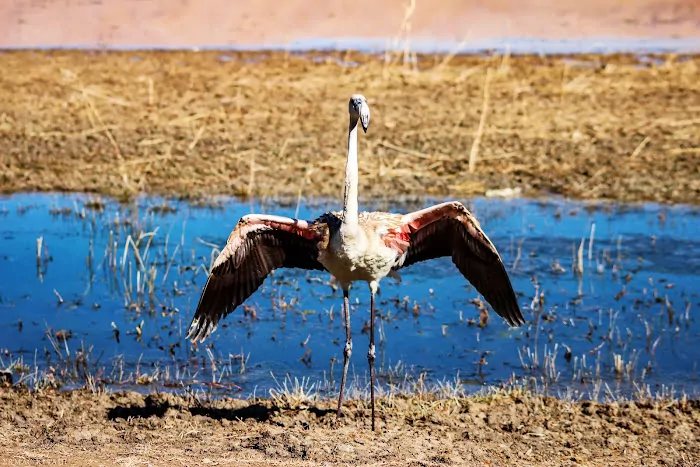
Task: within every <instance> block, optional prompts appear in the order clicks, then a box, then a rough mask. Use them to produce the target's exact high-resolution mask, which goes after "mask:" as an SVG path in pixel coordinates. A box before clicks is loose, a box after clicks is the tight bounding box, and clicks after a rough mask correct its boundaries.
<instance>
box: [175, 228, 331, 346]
mask: <svg viewBox="0 0 700 467" xmlns="http://www.w3.org/2000/svg"><path fill="white" fill-rule="evenodd" d="M314 227H315V229H316V231H317V232H320V231H322V229H321V228H320V226H319V225H318V224H315V225H314ZM237 231H238V232H237ZM317 258H318V246H317V242H316V241H315V240H314V239H308V238H304V237H303V236H301V235H298V234H296V233H294V232H288V231H286V230H280V229H274V228H270V227H267V226H264V225H259V224H258V225H242V226H239V227H236V229H235V230H234V231H233V232H232V234H231V236H230V237H229V241H228V243H227V244H226V247H224V249H223V250H222V252H221V253H220V254H219V257H218V258H217V259H216V261H215V263H214V267H213V268H212V271H211V273H210V274H209V278H208V279H207V283H206V285H205V286H204V290H203V291H202V296H201V297H200V299H199V304H198V305H197V311H195V314H194V318H193V319H192V324H190V328H189V331H188V333H187V338H188V339H192V340H193V341H197V340H199V341H203V340H204V339H205V338H206V337H207V336H208V335H209V334H211V333H212V332H213V331H214V330H215V329H216V327H217V325H218V323H219V321H220V320H221V319H222V318H224V317H225V316H227V315H228V314H229V313H231V312H233V310H235V309H236V308H237V307H238V306H239V305H240V304H241V303H243V302H244V301H245V300H246V299H247V298H248V297H250V296H251V295H252V294H253V293H254V292H255V291H256V290H257V289H258V288H259V287H260V286H261V285H262V283H263V282H264V281H265V278H266V277H267V276H268V275H269V274H270V272H272V270H274V269H277V268H281V267H286V268H300V269H315V270H325V268H324V267H323V265H322V264H321V263H319V262H318V259H317Z"/></svg>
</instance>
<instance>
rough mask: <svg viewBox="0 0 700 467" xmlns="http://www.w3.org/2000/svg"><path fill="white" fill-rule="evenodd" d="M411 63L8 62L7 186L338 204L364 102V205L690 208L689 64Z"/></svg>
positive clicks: (699, 117)
mask: <svg viewBox="0 0 700 467" xmlns="http://www.w3.org/2000/svg"><path fill="white" fill-rule="evenodd" d="M222 56H225V57H227V58H226V60H221V57H222ZM404 58H406V57H404ZM409 58H410V57H409ZM418 59H419V63H418V66H417V67H415V66H414V64H413V63H411V62H412V60H409V59H408V58H407V59H406V60H405V61H403V62H402V61H401V60H400V59H391V60H387V59H386V58H385V57H373V56H368V55H361V54H359V53H353V52H343V53H337V54H330V55H321V54H304V56H297V55H294V54H288V53H287V54H285V53H279V54H277V53H234V52H199V53H194V52H123V53H121V52H120V53H86V52H70V51H63V52H55V51H52V52H34V51H23V52H5V53H3V54H0V69H2V70H6V72H4V73H2V74H0V90H1V91H0V92H1V93H2V95H0V100H1V101H2V102H3V105H2V109H0V185H1V187H2V188H1V189H2V191H4V192H13V191H18V190H59V191H66V190H70V191H73V190H79V191H93V192H101V193H106V194H111V195H120V196H121V195H131V194H134V193H138V192H150V193H161V194H175V195H181V196H206V195H212V194H235V195H240V196H246V195H264V196H273V197H279V196H289V197H291V198H297V197H299V196H311V195H325V196H334V197H337V196H340V194H341V193H342V171H343V168H344V163H345V156H344V151H345V147H344V146H345V131H346V127H347V123H346V119H347V103H346V99H347V97H348V96H349V95H350V94H351V93H353V92H362V93H364V94H365V95H366V96H367V97H368V100H369V102H370V105H371V107H372V123H371V126H370V130H369V132H368V134H367V137H366V139H363V140H362V141H361V143H360V144H361V147H360V152H361V159H362V160H361V164H360V170H361V171H362V173H361V196H363V197H365V198H368V197H370V196H372V197H377V196H378V197H382V198H386V197H393V198H398V197H403V196H413V195H422V194H429V195H436V196H466V195H473V194H483V193H485V192H486V190H488V189H498V188H507V187H511V188H521V189H522V190H523V192H524V193H525V194H527V195H538V194H542V193H559V194H564V195H567V196H571V197H577V198H608V199H619V200H653V201H661V202H690V203H697V202H699V201H700V175H699V172H698V170H699V169H698V167H700V163H699V162H700V160H699V157H700V152H699V149H698V148H700V81H698V79H697V76H698V65H700V58H699V57H697V56H694V57H675V56H665V57H661V59H662V60H663V61H664V62H663V64H660V65H653V64H649V63H646V64H644V65H641V64H639V63H638V61H637V60H636V59H635V58H634V57H631V56H624V55H617V56H605V57H603V56H578V57H576V59H575V60H572V59H565V58H563V57H551V58H540V57H530V56H528V57H519V56H513V57H500V56H493V57H478V56H454V57H445V56H434V57H433V56H419V57H418ZM343 61H345V62H357V63H358V66H352V67H348V66H341V63H342V62H343ZM489 70H491V71H489ZM8 71H9V72H8ZM487 73H490V74H491V76H490V78H489V79H488V80H486V79H485V77H486V74H487ZM484 85H488V93H487V94H485V92H484ZM485 95H486V96H488V99H489V101H488V103H485V102H484V97H485ZM487 108H488V116H487V117H485V118H482V117H481V113H482V111H485V110H486V109H487ZM475 138H477V141H476V142H475ZM477 151H478V159H477V157H476V155H477ZM470 153H471V154H472V155H473V157H471V159H472V167H473V173H470V171H469V170H468V169H469V161H470ZM311 168H313V170H309V169H311Z"/></svg>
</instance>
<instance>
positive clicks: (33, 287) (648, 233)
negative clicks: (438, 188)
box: [0, 194, 700, 394]
mask: <svg viewBox="0 0 700 467" xmlns="http://www.w3.org/2000/svg"><path fill="white" fill-rule="evenodd" d="M91 200H94V198H92V197H89V196H88V195H59V194H17V195H13V196H9V197H2V198H0V369H3V367H5V368H6V367H8V366H10V365H11V363H12V362H15V363H16V362H18V361H21V362H22V363H23V365H26V368H25V371H24V373H22V372H21V371H19V370H16V371H17V373H16V380H19V379H20V378H24V381H28V379H27V378H29V376H28V375H27V371H29V370H31V371H34V368H35V367H38V369H39V371H43V372H52V371H53V372H55V373H56V377H57V378H59V377H60V378H59V379H61V381H63V382H65V383H66V384H68V385H71V384H74V385H80V384H82V382H84V378H85V375H86V374H92V375H95V376H97V380H98V381H99V382H101V383H104V384H108V385H109V384H123V385H130V384H135V383H137V382H138V381H139V378H138V377H139V375H147V376H148V378H146V379H143V378H142V379H141V381H140V382H149V381H150V383H151V384H152V385H165V386H169V385H177V384H180V383H184V384H203V383H210V382H216V383H217V384H216V385H214V386H216V387H223V388H227V389H232V388H233V389H235V390H237V391H240V392H241V393H242V394H251V393H253V392H254V391H255V392H257V393H258V394H266V393H267V389H268V388H270V387H274V386H276V382H275V380H274V379H273V377H272V376H271V373H272V374H274V375H275V377H276V378H277V379H278V380H281V378H283V377H284V376H285V375H287V374H288V375H291V376H292V377H304V376H308V377H310V378H311V379H312V380H313V381H325V382H326V385H327V386H328V387H331V388H332V387H333V383H335V384H337V381H338V379H339V375H340V369H341V367H342V358H343V356H342V347H343V345H344V331H343V327H342V318H341V314H340V312H341V306H342V294H341V293H340V291H339V290H334V288H333V284H331V283H330V277H329V275H328V274H327V273H321V272H308V271H301V270H278V271H277V272H276V273H275V274H274V276H271V277H270V278H268V280H267V281H266V282H265V284H264V285H263V287H262V288H261V289H259V290H258V292H257V293H255V294H254V295H253V296H252V297H251V298H250V299H249V300H248V301H247V302H246V305H247V307H249V308H247V310H248V311H247V312H246V311H244V307H240V308H239V309H238V310H236V311H235V312H234V313H233V314H232V315H230V316H229V317H228V318H226V319H225V320H224V321H223V322H222V323H221V325H220V327H219V329H218V330H217V331H216V332H215V333H214V334H213V335H212V336H211V338H210V339H208V340H207V341H206V342H205V345H200V346H199V347H195V346H193V345H192V344H190V343H189V342H187V341H186V340H185V339H184V334H185V332H186V329H187V326H188V325H189V323H190V320H191V318H192V314H193V312H194V307H195V306H196V304H197V300H198V299H199V294H200V292H201V288H202V286H203V285H204V282H205V280H206V268H208V267H209V266H210V264H211V261H212V257H213V256H212V254H215V253H216V251H214V252H212V248H213V246H218V247H221V246H223V244H224V243H225V241H226V238H227V236H228V234H229V232H230V231H231V229H232V228H233V227H234V226H235V224H236V222H237V221H238V219H239V218H240V217H241V216H242V215H244V214H246V213H248V212H274V213H278V214H281V215H288V216H294V215H295V211H296V209H297V206H296V204H295V203H284V204H273V203H269V202H267V203H264V204H263V203H262V202H260V201H256V202H251V203H241V202H239V201H236V200H233V199H222V200H219V202H217V203H216V205H214V206H206V207H198V206H194V205H191V204H188V203H186V202H177V201H164V200H163V199H160V198H147V197H144V198H141V199H139V200H138V201H137V202H135V203H132V204H126V205H124V204H119V203H116V202H113V201H110V200H108V199H103V202H104V205H102V206H99V207H100V208H101V209H95V208H94V206H91ZM432 201H433V202H438V201H440V200H432ZM463 201H464V202H465V204H467V206H468V207H469V208H470V209H471V210H472V212H473V213H474V214H475V215H476V216H477V217H478V218H479V219H480V221H481V224H482V227H483V228H484V229H485V231H486V232H487V234H488V235H489V236H490V238H491V239H492V241H493V242H494V243H495V244H496V246H497V248H498V249H499V251H500V252H501V255H502V257H503V259H504V262H505V264H506V265H507V268H508V270H509V273H510V275H511V280H512V282H513V286H514V288H515V290H516V292H517V293H518V295H519V302H520V305H521V307H522V310H523V313H524V315H525V317H526V320H527V325H526V326H523V327H522V328H518V329H511V328H509V327H508V326H507V325H506V324H505V323H504V322H503V320H501V319H500V318H499V317H498V316H497V315H496V314H495V313H493V312H491V313H490V320H489V322H488V324H487V325H486V326H484V327H481V326H479V313H480V312H479V309H478V307H477V306H476V305H475V304H474V303H473V300H474V299H475V298H477V297H478V294H477V293H476V292H475V290H474V289H473V288H472V287H471V286H469V284H468V283H467V282H466V280H465V279H464V278H463V277H462V276H461V275H460V274H459V272H458V271H457V270H456V268H455V267H454V266H453V265H452V263H451V261H450V260H449V259H440V260H434V261H431V262H426V263H422V264H417V265H414V266H412V267H410V268H407V269H405V270H403V271H402V273H401V274H402V282H401V283H396V282H395V281H394V280H392V279H385V280H384V281H383V282H382V284H381V295H380V298H379V301H378V309H379V314H380V316H381V318H380V319H379V320H378V322H377V329H378V337H377V338H378V340H379V342H380V344H379V346H378V356H377V363H378V365H379V367H380V375H381V381H382V383H385V382H387V381H388V378H389V377H390V376H393V377H396V376H397V375H400V374H401V373H402V372H405V371H406V370H408V371H409V372H411V373H413V374H418V373H421V372H424V373H425V374H426V377H427V379H429V380H432V381H439V380H442V379H444V378H450V379H451V378H454V377H456V376H457V375H459V378H461V380H462V382H464V383H466V384H470V385H473V386H474V388H479V387H481V386H484V385H492V384H496V385H497V384H501V383H504V382H506V381H508V380H509V379H510V378H511V377H512V376H513V375H514V376H515V377H516V378H526V379H527V378H530V379H532V378H534V379H535V380H536V381H538V382H539V383H538V384H543V385H546V386H547V387H549V388H551V389H553V390H556V391H564V390H568V389H573V390H575V391H585V390H589V389H590V388H591V387H592V386H594V385H595V384H596V383H597V384H599V385H600V384H603V385H605V384H607V385H608V388H609V389H610V390H612V391H617V392H620V393H631V392H632V391H634V389H635V387H639V385H642V384H648V385H650V386H651V387H652V388H653V387H659V386H661V385H662V384H663V385H666V386H673V387H675V388H676V389H678V390H683V391H686V392H689V393H697V390H698V388H700V382H699V381H698V379H697V378H698V367H697V361H698V360H699V357H700V345H698V343H699V342H700V324H698V320H697V312H698V311H697V310H698V309H700V285H699V284H700V210H698V209H697V208H693V207H686V206H675V207H674V206H666V205H651V204H650V205H614V204H590V203H579V202H569V201H562V200H551V201H538V200H522V199H513V200H500V199H482V198H480V199H473V200H463ZM164 203H167V205H168V206H170V207H172V208H174V209H168V210H163V209H161V206H163V205H164ZM428 204H429V202H428V201H419V202H413V203H412V205H411V206H405V205H404V206H402V205H399V204H394V205H382V204H375V205H373V206H371V207H370V208H372V209H383V210H393V211H403V210H406V209H418V208H422V207H425V206H426V205H428ZM338 207H339V206H338V203H337V202H336V201H329V202H326V201H314V202H310V203H302V204H301V205H300V206H299V207H298V209H299V217H303V218H313V217H315V216H316V215H318V214H320V213H321V212H324V211H325V210H327V209H329V208H333V209H337V208H338ZM593 225H595V232H594V237H593V242H592V244H591V243H590V234H591V228H592V226H593ZM144 232H155V233H154V234H153V235H152V236H145V237H143V238H142V239H141V240H140V241H139V242H137V239H138V238H139V235H140V234H141V233H144ZM129 235H131V236H132V238H133V240H134V241H135V242H136V243H137V249H138V251H139V257H140V260H141V262H142V264H143V267H142V269H141V267H140V266H139V259H138V258H137V257H136V255H135V254H134V248H133V247H132V246H131V245H129V246H128V248H127V250H126V255H125V248H124V246H125V243H126V239H127V236H129ZM39 237H42V243H43V248H42V257H41V259H40V260H39V261H38V260H37V238H39ZM149 239H150V240H151V241H150V244H149ZM582 239H584V240H585V241H584V246H583V252H582V253H583V266H584V271H583V274H582V275H575V274H574V273H573V272H572V264H573V255H574V251H575V250H578V248H579V245H580V243H581V240H582ZM589 246H590V247H592V248H591V249H590V259H589ZM151 274H155V280H154V281H152V283H153V288H152V290H149V286H147V285H141V286H140V285H139V284H143V283H145V281H144V277H148V276H149V275H151ZM139 290H141V292H140V291H139ZM538 293H542V294H543V300H542V305H540V304H539V303H540V301H539V300H534V297H535V295H536V294H538ZM59 296H60V297H61V299H62V302H61V303H59V301H60V300H59ZM351 300H352V328H353V340H354V354H353V359H352V363H351V377H352V378H354V379H357V380H362V379H363V378H365V377H366V374H367V362H366V358H365V355H366V348H367V347H366V346H367V343H368V335H367V334H366V332H363V328H364V327H365V326H366V325H367V324H368V314H369V313H368V304H369V293H368V290H367V287H366V286H365V285H364V284H357V285H356V286H355V288H353V290H352V291H351ZM137 327H138V329H139V330H138V331H137ZM115 330H118V332H119V338H118V339H117V338H116V331H115ZM68 332H69V333H70V338H68V339H67V340H65V342H64V341H63V340H61V339H58V338H56V337H55V336H56V333H58V334H59V336H60V335H61V333H68ZM49 336H53V337H51V339H50V338H49ZM52 341H53V343H52ZM54 344H55V346H54ZM567 347H568V348H569V349H570V354H569V353H568V352H567ZM616 355H617V356H618V357H616ZM482 357H483V360H482ZM568 357H570V358H568ZM615 358H619V359H620V361H621V362H622V364H623V365H622V366H625V365H626V366H627V367H626V369H622V366H619V368H620V369H622V371H618V372H616V371H615V365H614V362H615ZM212 359H213V360H214V362H215V364H216V368H214V369H213V368H212V366H211V360H212ZM333 359H335V362H333ZM241 360H245V367H244V368H243V367H242V365H241ZM480 361H481V362H482V364H480ZM484 362H485V364H483V363H484ZM15 366H17V365H15ZM52 368H53V370H52ZM331 369H332V371H331ZM149 378H150V379H149ZM154 378H155V379H154ZM153 379H154V380H153ZM218 383H221V384H218Z"/></svg>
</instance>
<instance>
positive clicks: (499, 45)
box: [8, 36, 700, 55]
mask: <svg viewBox="0 0 700 467" xmlns="http://www.w3.org/2000/svg"><path fill="white" fill-rule="evenodd" d="M32 48H33V49H106V50H196V51H199V50H232V51H262V50H270V51H272V50H277V51H289V52H309V51H344V50H355V51H358V52H366V53H383V52H385V51H387V50H403V49H404V44H403V43H402V42H399V43H396V42H395V41H393V40H391V39H389V38H386V39H368V38H360V37H358V38H312V39H301V40H293V41H289V42H288V43H262V44H251V45H242V46H241V45H237V46H236V45H230V44H229V45H227V44H200V45H199V46H196V47H193V46H192V45H191V44H190V45H184V44H183V45H182V46H174V47H160V46H153V45H149V44H131V45H120V46H112V47H104V46H102V45H100V44H66V45H62V46H56V45H46V46H43V47H42V46H39V47H32ZM11 49H13V48H12V47H10V48H8V50H11ZM410 49H411V51H412V52H416V53H420V54H431V53H445V54H446V53H462V54H478V53H482V52H485V51H492V52H498V53H506V52H509V53H512V54H542V55H551V54H586V53H588V54H612V53H688V54H690V53H698V52H700V36H698V37H668V38H641V37H636V38H623V37H592V38H573V39H541V38H536V37H500V38H490V39H478V40H473V41H468V42H461V41H450V40H436V39H429V38H420V37H416V38H411V41H410Z"/></svg>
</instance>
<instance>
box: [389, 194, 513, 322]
mask: <svg viewBox="0 0 700 467" xmlns="http://www.w3.org/2000/svg"><path fill="white" fill-rule="evenodd" d="M402 223H403V227H402V228H401V229H400V230H398V231H397V234H396V235H401V234H403V235H407V236H408V238H407V240H408V242H407V243H408V248H407V249H406V250H405V251H404V253H403V254H402V255H401V256H400V257H399V262H398V264H397V265H396V267H395V269H400V268H402V267H405V266H409V265H411V264H413V263H417V262H419V261H425V260H429V259H433V258H440V257H443V256H451V257H452V262H453V263H454V264H455V266H457V269H459V271H460V272H461V273H462V275H463V276H464V277H465V278H466V279H467V280H468V281H469V282H470V283H471V284H472V285H473V286H474V287H475V288H476V290H477V291H478V292H479V293H480V294H481V295H483V296H484V298H485V299H486V301H487V302H489V303H490V304H491V306H492V307H493V309H494V311H496V313H498V314H499V315H501V316H502V317H503V318H504V319H505V320H506V321H507V322H508V324H510V325H511V326H519V325H520V324H523V323H525V319H524V317H523V314H522V312H521V311H520V306H519V305H518V300H517V297H516V296H515V291H514V290H513V286H512V285H511V283H510V278H509V277H508V273H507V272H506V269H505V266H504V265H503V261H502V260H501V257H500V255H499V254H498V251H496V247H495V246H494V245H493V243H492V242H491V240H489V238H488V237H487V236H486V234H485V233H484V231H483V230H481V227H480V226H479V223H478V221H477V220H476V219H475V218H474V216H472V214H471V213H470V212H469V211H468V210H467V208H465V207H464V205H463V204H462V203H459V202H456V201H455V202H447V203H442V204H438V205H435V206H432V207H429V208H427V209H423V210H421V211H416V212H413V213H410V214H406V215H405V216H403V220H402Z"/></svg>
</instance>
